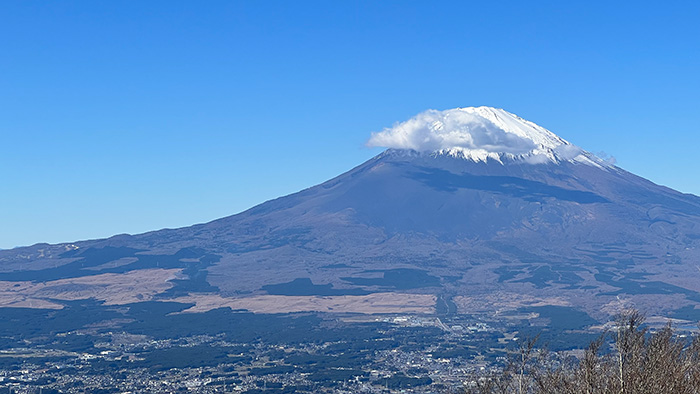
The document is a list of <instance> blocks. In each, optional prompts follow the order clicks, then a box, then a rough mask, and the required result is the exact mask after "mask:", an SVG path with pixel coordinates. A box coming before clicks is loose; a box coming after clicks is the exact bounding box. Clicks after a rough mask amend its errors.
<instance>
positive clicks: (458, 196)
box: [0, 107, 700, 322]
mask: <svg viewBox="0 0 700 394" xmlns="http://www.w3.org/2000/svg"><path fill="white" fill-rule="evenodd" d="M368 145H370V146H381V147H385V148H387V150H385V151H384V152H383V153H381V154H379V155H378V156H376V157H374V158H372V159H370V160H369V161H367V162H365V163H363V164H361V165H359V166H358V167H356V168H354V169H352V170H350V171H348V172H346V173H344V174H342V175H339V176H338V177H336V178H334V179H331V180H329V181H327V182H324V183H322V184H320V185H317V186H314V187H311V188H309V189H306V190H302V191H300V192H298V193H295V194H291V195H288V196H285V197H281V198H278V199H275V200H271V201H268V202H265V203H263V204H260V205H258V206H255V207H253V208H251V209H249V210H247V211H245V212H242V213H239V214H236V215H233V216H229V217H225V218H222V219H219V220H215V221H213V222H210V223H206V224H198V225H194V226H191V227H186V228H180V229H166V230H160V231H154V232H149V233H145V234H139V235H118V236H114V237H112V238H108V239H102V240H90V241H80V242H75V243H70V244H58V245H47V244H39V245H34V246H30V247H23V248H16V249H12V250H3V251H0V308H2V307H4V308H19V307H22V308H45V309H61V308H64V306H65V305H66V302H70V301H74V300H80V299H94V300H97V301H99V302H102V303H104V305H126V306H129V305H133V304H134V303H142V302H145V301H152V302H163V303H165V302H176V303H183V304H186V305H188V308H189V309H186V312H191V313H202V312H206V311H210V310H213V309H217V308H231V309H232V310H248V311H252V312H257V313H283V312H302V311H316V312H330V313H358V314H382V313H389V314H391V313H409V312H410V313H422V314H436V313H437V314H443V313H451V314H473V313H490V314H494V315H495V314H499V313H506V312H508V311H517V310H520V309H522V308H527V307H533V306H558V307H563V308H570V309H571V310H575V311H579V312H585V313H586V314H588V315H589V316H591V317H592V318H593V319H595V320H597V321H601V322H603V321H606V320H607V319H609V318H610V316H612V315H614V314H615V313H617V312H618V311H619V310H620V309H621V308H624V307H627V306H636V307H638V308H640V309H642V310H644V311H646V312H647V313H648V314H649V315H650V316H652V317H653V316H659V317H676V318H679V319H681V318H684V319H687V320H693V319H698V318H700V310H699V309H697V308H698V307H700V280H699V279H700V266H699V265H698V264H700V198H699V197H697V196H694V195H689V194H683V193H680V192H677V191H674V190H672V189H669V188H666V187H663V186H659V185H656V184H654V183H652V182H650V181H648V180H645V179H643V178H641V177H638V176H636V175H634V174H631V173H629V172H627V171H625V170H623V169H621V168H619V167H616V166H615V165H613V164H611V163H609V162H607V161H605V160H602V159H600V158H598V157H596V156H595V155H593V154H591V153H589V152H586V151H584V150H583V149H581V148H579V147H577V146H575V145H573V144H571V143H569V142H567V141H566V140H564V139H562V138H560V137H559V136H557V135H555V134H554V133H552V132H550V131H548V130H546V129H544V128H542V127H540V126H538V125H536V124H534V123H532V122H529V121H526V120H524V119H521V118H519V117H517V116H516V115H513V114H511V113H509V112H506V111H504V110H501V109H495V108H489V107H478V108H457V109H452V110H447V111H427V112H424V113H422V114H419V115H417V116H416V117H414V118H412V119H410V120H408V121H406V122H402V123H397V124H396V125H394V126H393V127H391V128H387V129H385V130H383V131H380V132H378V133H374V134H373V135H372V137H371V138H370V140H369V142H368Z"/></svg>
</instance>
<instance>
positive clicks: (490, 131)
mask: <svg viewBox="0 0 700 394" xmlns="http://www.w3.org/2000/svg"><path fill="white" fill-rule="evenodd" d="M497 111H502V110H497ZM503 112H504V113H506V112H505V111H503ZM509 115H510V114H509ZM367 145H368V146H370V147H384V148H394V149H413V150H416V151H419V152H434V151H438V150H445V149H454V148H461V149H466V150H479V151H486V152H495V153H510V154H513V155H521V154H526V153H528V152H531V151H532V150H534V149H536V148H537V144H535V142H534V141H533V140H532V139H530V138H527V137H525V136H521V135H518V134H517V133H514V132H512V131H506V130H504V128H503V126H502V125H500V126H499V125H496V124H495V123H494V122H492V121H491V120H489V119H487V118H486V117H484V116H482V115H481V114H479V112H477V111H467V110H463V109H452V110H446V111H436V110H428V111H425V112H422V113H420V114H418V115H416V116H414V117H413V118H411V119H409V120H407V121H405V122H400V123H396V124H395V125H394V126H393V127H390V128H386V129H384V130H382V131H380V132H377V133H372V137H371V138H370V139H369V141H368V142H367Z"/></svg>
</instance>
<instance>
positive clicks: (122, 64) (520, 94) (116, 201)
mask: <svg viewBox="0 0 700 394" xmlns="http://www.w3.org/2000/svg"><path fill="white" fill-rule="evenodd" d="M495 3H498V4H495ZM611 3H614V4H608V2H594V1H581V2H577V3H576V4H572V3H571V2H562V1H552V2H525V1H518V2H488V1H480V2H467V1H454V2H448V1H423V2H417V1H401V2H394V1H377V2H363V1H360V2H358V1H346V2H343V1H318V2H312V1H279V2H278V1H265V2H263V1H245V2H242V1H239V2H236V1H221V2H217V1H206V2H198V1H191V2H178V1H162V2H157V1H82V2H80V1H72V2H71V1H61V2H46V1H21V2H20V1H15V2H3V3H2V4H1V5H0V20H2V24H0V37H2V39H1V40H0V57H1V61H0V137H1V139H0V182H1V183H0V185H1V186H0V248H9V247H13V246H18V245H28V244H33V243H36V242H51V243H55V242H63V241H73V240H79V239H88V238H99V237H106V236H109V235H113V234H118V233H138V232H144V231H148V230H155V229H160V228H164V227H180V226H186V225H190V224H194V223H198V222H205V221H209V220H212V219H216V218H219V217H222V216H227V215H230V214H234V213H237V212H240V211H242V210H244V209H247V208H249V207H251V206H253V205H256V204H257V203H260V202H263V201H265V200H268V199H271V198H275V197H278V196H281V195H285V194H289V193H292V192H295V191H298V190H300V189H303V188H306V187H309V186H312V185H314V184H317V183H320V182H322V181H324V180H326V179H329V178H331V177H333V176H335V175H338V174H340V173H342V172H344V171H346V170H348V169H350V168H352V167H354V166H355V165H358V164H360V163H362V162H363V161H365V160H366V159H368V158H370V157H372V156H373V155H375V154H377V153H378V152H379V151H378V150H370V149H368V148H365V147H364V143H365V141H366V140H367V138H368V137H369V135H370V132H372V131H379V130H381V129H382V128H384V127H387V126H391V125H392V124H393V123H394V122H396V121H402V120H406V119H408V118H409V117H411V116H413V115H415V114H416V113H418V112H421V111H423V110H426V109H428V108H434V109H448V108H453V107H458V106H476V105H489V106H495V107H501V108H504V109H506V110H508V111H510V112H513V113H516V114H518V115H520V116H522V117H524V118H525V119H528V120H532V121H534V122H536V123H538V124H540V125H542V126H544V127H546V128H548V129H550V130H552V131H554V132H555V133H557V134H559V135H561V136H562V137H564V138H566V139H568V140H569V141H571V142H573V143H574V144H577V145H579V146H581V147H583V148H584V149H587V150H590V151H593V152H601V151H604V152H606V153H607V154H610V155H613V156H614V157H615V158H616V159H617V164H618V165H619V166H621V167H623V168H625V169H627V170H629V171H632V172H634V173H636V174H638V175H641V176H644V177H646V178H649V179H651V180H653V181H655V182H657V183H660V184H664V185H667V186H671V187H673V188H675V189H678V190H681V191H684V192H690V193H694V194H700V176H699V175H700V171H699V170H700V165H698V149H699V148H700V23H698V17H699V16H700V3H698V2H694V1H693V2H691V1H688V2H683V1H676V2H667V3H659V2H644V1H635V2H631V1H630V2H611Z"/></svg>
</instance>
